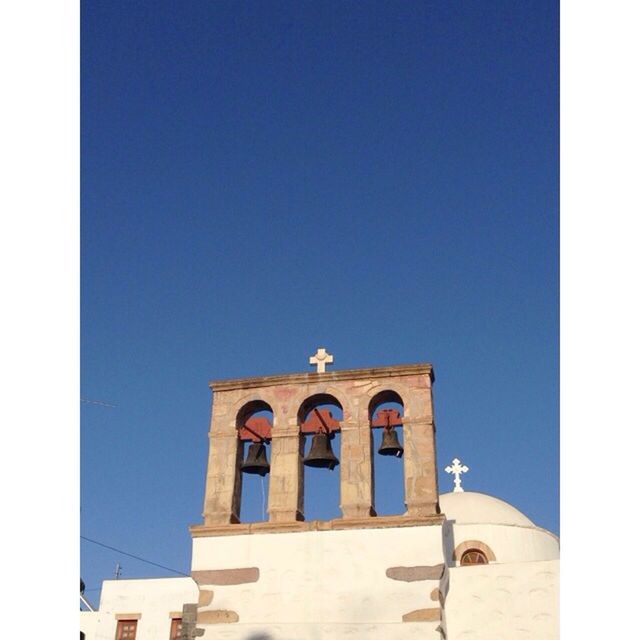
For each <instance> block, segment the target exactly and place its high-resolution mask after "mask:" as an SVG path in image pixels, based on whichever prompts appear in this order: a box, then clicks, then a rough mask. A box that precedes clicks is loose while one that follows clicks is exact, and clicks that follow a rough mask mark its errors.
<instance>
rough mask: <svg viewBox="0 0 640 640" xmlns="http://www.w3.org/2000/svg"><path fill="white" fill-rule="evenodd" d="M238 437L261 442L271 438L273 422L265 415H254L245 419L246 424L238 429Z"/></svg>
mask: <svg viewBox="0 0 640 640" xmlns="http://www.w3.org/2000/svg"><path fill="white" fill-rule="evenodd" d="M238 437H239V438H240V440H242V441H243V442H246V441H251V442H261V441H262V440H263V439H266V440H270V439H271V423H270V422H269V419H268V418H265V417H264V416H253V417H251V418H249V419H248V420H245V423H244V426H242V427H240V429H238Z"/></svg>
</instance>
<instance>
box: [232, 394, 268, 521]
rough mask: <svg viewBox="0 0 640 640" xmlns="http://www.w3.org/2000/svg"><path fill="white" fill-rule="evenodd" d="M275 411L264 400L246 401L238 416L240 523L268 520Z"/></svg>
mask: <svg viewBox="0 0 640 640" xmlns="http://www.w3.org/2000/svg"><path fill="white" fill-rule="evenodd" d="M272 427H273V410H272V409H271V407H270V406H269V405H268V404H267V403H266V402H264V401H262V400H254V401H252V402H248V403H247V404H245V405H244V406H243V407H242V408H241V409H240V411H239V412H238V415H237V417H236V429H237V431H238V440H239V442H238V458H237V459H238V465H239V474H238V482H239V483H240V486H241V488H240V510H239V511H240V513H239V515H240V522H265V521H266V520H267V519H268V515H267V514H268V511H267V509H268V506H269V505H268V500H269V471H270V460H271V455H270V454H271V451H270V450H271V447H270V444H271V430H272Z"/></svg>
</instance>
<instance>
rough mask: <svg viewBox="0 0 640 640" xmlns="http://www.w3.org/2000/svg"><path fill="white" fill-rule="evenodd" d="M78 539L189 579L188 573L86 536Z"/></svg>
mask: <svg viewBox="0 0 640 640" xmlns="http://www.w3.org/2000/svg"><path fill="white" fill-rule="evenodd" d="M80 538H82V540H86V541H87V542H91V543H93V544H97V545H98V546H100V547H104V548H105V549H111V551H117V552H118V553H121V554H123V555H125V556H129V557H130V558H134V559H135V560H140V562H146V563H147V564H152V565H153V566H154V567H160V568H161V569H166V570H167V571H171V572H172V573H177V574H178V575H181V576H186V577H189V574H188V573H184V572H183V571H178V570H176V569H172V568H171V567H165V566H164V565H163V564H158V563H157V562H153V561H151V560H146V559H145V558H141V557H140V556H136V555H134V554H133V553H129V552H128V551H123V550H122V549H117V548H116V547H111V546H109V545H108V544H104V542H98V541H97V540H92V539H91V538H87V537H86V536H80Z"/></svg>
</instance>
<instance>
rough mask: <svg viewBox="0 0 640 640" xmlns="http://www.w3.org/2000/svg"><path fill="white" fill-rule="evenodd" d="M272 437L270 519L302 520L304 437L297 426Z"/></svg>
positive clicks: (274, 431) (272, 520)
mask: <svg viewBox="0 0 640 640" xmlns="http://www.w3.org/2000/svg"><path fill="white" fill-rule="evenodd" d="M275 426H276V425H275V424H274V429H273V433H272V437H271V461H270V464H271V472H270V475H269V507H268V509H267V510H268V512H269V522H295V521H296V520H304V470H303V468H302V459H303V457H304V451H303V449H302V448H303V446H304V440H303V438H302V437H301V436H300V429H299V427H298V425H295V426H288V427H287V428H286V429H284V430H282V431H280V430H278V429H276V428H275Z"/></svg>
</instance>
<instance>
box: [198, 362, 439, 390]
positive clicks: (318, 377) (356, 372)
mask: <svg viewBox="0 0 640 640" xmlns="http://www.w3.org/2000/svg"><path fill="white" fill-rule="evenodd" d="M424 374H426V375H428V376H429V378H430V379H431V382H432V383H433V382H434V381H435V374H434V372H433V366H432V365H431V364H430V363H428V362H420V363H416V364H397V365H391V366H386V367H366V368H361V369H338V370H336V371H326V372H324V373H285V374H275V375H267V376H252V377H249V378H229V379H223V380H211V381H210V382H209V388H210V389H211V390H212V391H232V390H235V389H257V388H259V387H272V386H277V385H282V384H317V383H321V382H337V381H340V380H372V379H379V378H395V377H401V376H412V375H424Z"/></svg>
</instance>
